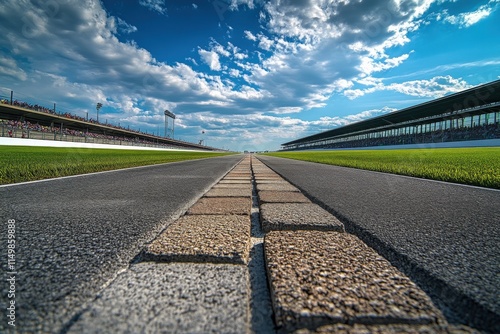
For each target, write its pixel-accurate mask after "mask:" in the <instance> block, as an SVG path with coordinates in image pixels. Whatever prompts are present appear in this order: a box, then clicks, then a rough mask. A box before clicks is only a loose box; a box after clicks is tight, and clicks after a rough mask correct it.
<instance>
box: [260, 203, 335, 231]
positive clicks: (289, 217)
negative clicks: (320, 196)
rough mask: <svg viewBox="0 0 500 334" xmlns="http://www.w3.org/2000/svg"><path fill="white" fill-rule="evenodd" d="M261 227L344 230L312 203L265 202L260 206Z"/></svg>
mask: <svg viewBox="0 0 500 334" xmlns="http://www.w3.org/2000/svg"><path fill="white" fill-rule="evenodd" d="M260 218H261V224H262V229H263V230H264V231H266V232H268V231H271V230H323V231H338V232H342V231H344V225H343V224H342V223H341V222H340V221H339V220H338V219H337V218H335V216H333V215H331V214H330V213H329V212H327V211H326V210H324V209H322V208H321V207H320V206H319V205H317V204H314V203H265V204H262V205H261V207H260Z"/></svg>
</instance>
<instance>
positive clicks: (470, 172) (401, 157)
mask: <svg viewBox="0 0 500 334" xmlns="http://www.w3.org/2000/svg"><path fill="white" fill-rule="evenodd" d="M268 155H272V156H276V157H282V158H289V159H296V160H305V161H311V162H319V163H324V164H330V165H337V166H344V167H353V168H359V169H367V170H373V171H379V172H386V173H394V174H400V175H408V176H414V177H421V178H426V179H432V180H440V181H446V182H455V183H462V184H469V185H475V186H481V187H488V188H496V189H500V148H496V147H495V148H493V147H492V148H445V149H438V148H435V149H408V150H359V151H358V150H356V151H351V150H338V151H297V152H273V153H268Z"/></svg>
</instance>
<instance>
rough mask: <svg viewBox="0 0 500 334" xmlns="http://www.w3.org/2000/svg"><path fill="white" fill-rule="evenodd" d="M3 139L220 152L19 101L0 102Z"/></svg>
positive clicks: (0, 124)
mask: <svg viewBox="0 0 500 334" xmlns="http://www.w3.org/2000/svg"><path fill="white" fill-rule="evenodd" d="M0 136H1V137H12V138H30V139H42V140H60V141H71V142H82V143H96V144H97V143H98V144H112V145H127V146H145V147H161V148H171V149H190V150H204V151H220V150H219V149H217V148H214V147H209V146H204V145H200V144H195V143H189V142H185V141H181V140H175V139H171V138H165V137H160V136H155V135H152V134H147V133H144V132H139V131H135V130H133V129H129V128H123V127H120V126H114V125H111V124H102V123H98V122H97V121H94V120H89V121H87V120H86V119H85V118H83V117H79V116H76V115H73V114H71V113H60V114H58V113H56V112H55V109H49V108H46V107H43V106H39V105H32V104H29V103H27V102H21V101H17V100H10V101H9V100H7V99H2V100H0Z"/></svg>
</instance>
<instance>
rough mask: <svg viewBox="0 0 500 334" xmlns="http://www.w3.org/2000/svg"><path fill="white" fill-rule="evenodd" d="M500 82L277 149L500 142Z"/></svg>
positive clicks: (329, 131)
mask: <svg viewBox="0 0 500 334" xmlns="http://www.w3.org/2000/svg"><path fill="white" fill-rule="evenodd" d="M499 123H500V80H496V81H493V82H490V83H487V84H484V85H481V86H477V87H474V88H471V89H468V90H464V91H462V92H459V93H455V94H451V95H448V96H445V97H442V98H439V99H436V100H432V101H429V102H425V103H422V104H419V105H416V106H413V107H409V108H405V109H402V110H399V111H395V112H392V113H389V114H385V115H382V116H378V117H374V118H371V119H367V120H364V121H360V122H356V123H353V124H349V125H346V126H342V127H338V128H335V129H332V130H328V131H324V132H321V133H318V134H314V135H311V136H307V137H303V138H299V139H296V140H293V141H290V142H287V143H284V144H282V150H284V151H289V150H308V149H336V148H355V147H375V146H386V145H409V144H430V143H443V142H453V141H471V140H485V139H499V138H500V124H499Z"/></svg>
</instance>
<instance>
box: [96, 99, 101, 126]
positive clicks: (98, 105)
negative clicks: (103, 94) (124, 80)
mask: <svg viewBox="0 0 500 334" xmlns="http://www.w3.org/2000/svg"><path fill="white" fill-rule="evenodd" d="M101 108H102V103H101V102H98V103H97V104H96V106H95V109H96V110H97V123H99V109H101Z"/></svg>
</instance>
